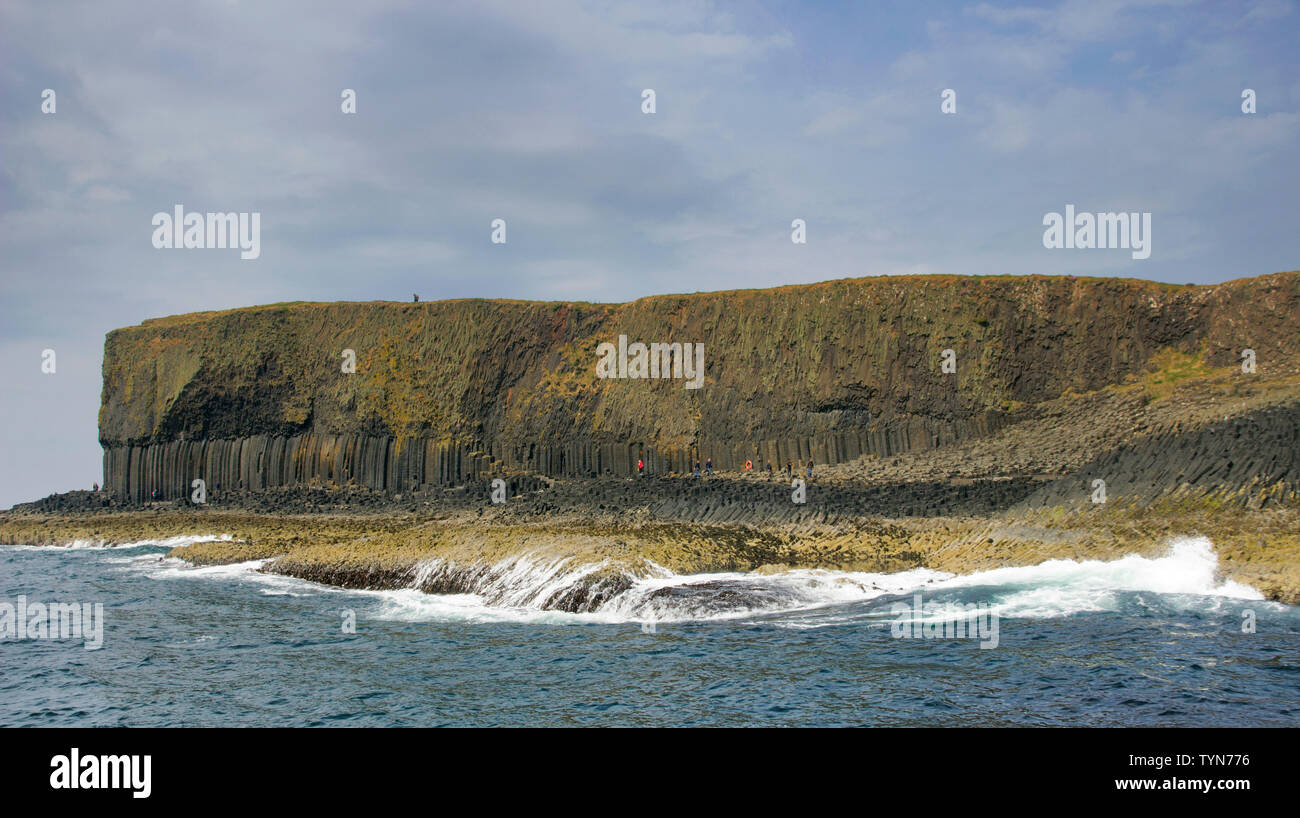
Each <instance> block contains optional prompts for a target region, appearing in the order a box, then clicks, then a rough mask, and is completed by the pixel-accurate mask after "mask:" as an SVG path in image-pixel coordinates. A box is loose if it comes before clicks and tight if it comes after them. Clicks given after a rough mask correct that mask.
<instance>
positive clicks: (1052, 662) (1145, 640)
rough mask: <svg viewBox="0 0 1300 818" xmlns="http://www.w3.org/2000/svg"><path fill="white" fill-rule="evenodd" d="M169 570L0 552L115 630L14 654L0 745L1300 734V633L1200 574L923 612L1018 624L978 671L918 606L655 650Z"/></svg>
mask: <svg viewBox="0 0 1300 818" xmlns="http://www.w3.org/2000/svg"><path fill="white" fill-rule="evenodd" d="M167 550H168V549H167V547H166V546H136V547H131V548H120V549H75V550H74V549H50V548H39V549H38V548H24V547H0V602H8V603H11V604H14V603H16V601H17V598H18V597H19V596H20V595H25V596H26V597H27V599H28V600H29V601H42V602H55V601H58V602H73V601H75V602H90V603H95V602H99V603H102V604H103V606H104V615H105V623H104V641H103V647H102V648H101V649H98V650H86V649H85V648H84V640H77V639H69V640H66V641H65V640H59V641H40V640H26V641H18V640H14V639H5V640H0V725H3V726H24V725H26V726H31V725H65V726H172V725H195V726H198V725H203V726H224V725H230V726H234V725H290V726H294V725H378V726H395V725H412V726H431V725H542V726H557V725H753V724H759V725H938V726H942V725H1169V726H1179V725H1187V726H1192V725H1195V726H1201V725H1205V726H1214V725H1247V726H1250V725H1287V726H1296V725H1298V724H1300V612H1298V611H1297V609H1296V608H1292V607H1288V606H1284V605H1279V604H1277V603H1269V602H1264V601H1261V600H1251V599H1245V598H1239V597H1238V598H1234V597H1231V596H1223V595H1221V594H1217V593H1198V592H1195V591H1188V590H1187V588H1186V587H1183V586H1188V585H1189V584H1190V585H1192V586H1194V587H1199V586H1198V585H1197V583H1200V584H1201V585H1204V583H1205V581H1206V580H1205V577H1204V576H1201V575H1196V576H1193V575H1195V574H1197V572H1198V571H1202V569H1203V568H1204V566H1201V565H1199V564H1198V563H1197V560H1201V561H1202V562H1203V561H1204V555H1203V554H1201V555H1197V554H1191V555H1188V554H1183V555H1182V556H1181V557H1178V558H1171V559H1169V560H1164V561H1162V560H1136V561H1134V560H1130V561H1129V562H1128V563H1126V565H1125V567H1123V568H1122V569H1121V568H1112V567H1109V566H1102V567H1100V568H1098V567H1096V566H1095V565H1094V566H1093V567H1091V568H1089V567H1088V566H1086V565H1085V566H1075V567H1071V565H1073V564H1069V565H1065V567H1064V568H1062V567H1060V566H1059V565H1058V566H1057V568H1052V567H1051V566H1044V567H1041V568H1036V569H1021V570H1020V571H1019V573H1017V572H1016V571H1009V572H1008V571H1003V572H993V573H992V574H989V575H986V576H982V577H975V578H966V579H957V580H954V581H952V582H949V583H946V584H945V583H944V582H938V583H929V584H927V588H926V600H927V601H931V600H933V601H939V602H963V603H990V604H996V605H998V606H1000V608H1001V610H1003V611H1004V614H1003V615H1002V616H1001V617H1000V621H999V634H998V637H999V638H998V646H997V647H996V648H993V649H983V650H982V649H980V647H979V644H978V642H977V641H976V640H971V639H933V640H926V639H896V638H894V637H893V636H892V635H891V627H890V623H891V622H893V621H895V620H896V619H897V617H896V616H895V615H893V614H891V613H890V605H891V604H893V603H896V602H899V601H900V600H902V601H910V600H911V599H912V596H911V595H910V594H902V595H899V594H893V593H886V594H884V595H882V596H875V597H873V598H869V599H857V600H849V601H839V602H830V603H819V604H817V605H815V606H811V607H810V606H808V605H801V606H798V607H797V609H795V610H787V611H780V612H768V613H751V614H745V613H743V612H740V613H738V612H737V610H736V609H735V606H734V604H732V605H731V607H729V608H727V607H726V606H723V605H722V604H721V602H720V603H719V606H720V607H719V611H720V613H719V616H726V617H730V618H703V619H701V618H694V619H692V618H683V619H681V620H678V621H664V620H665V619H671V613H672V609H671V605H672V604H677V603H676V602H675V601H674V600H673V599H670V600H668V602H666V603H665V602H662V600H661V602H660V603H657V604H659V605H660V606H661V607H659V608H657V609H656V610H657V612H658V613H657V615H656V617H655V618H657V619H659V620H660V621H658V622H657V623H656V624H655V625H654V628H653V632H645V631H646V630H649V629H650V628H649V626H643V625H642V624H641V623H640V622H638V621H628V620H623V621H619V619H618V616H617V615H615V614H609V615H607V616H604V617H601V616H597V615H593V616H586V617H584V616H581V615H569V614H556V613H543V612H537V611H532V610H529V609H527V608H505V609H493V608H492V607H491V606H485V605H482V604H481V603H480V602H477V601H476V600H475V599H474V598H472V597H456V598H450V599H436V598H421V597H422V596H423V595H419V594H418V593H417V592H414V591H403V592H389V593H378V592H376V593H358V592H347V591H341V590H337V589H332V588H324V587H321V586H315V585H311V584H308V583H305V582H300V581H297V580H290V579H286V578H280V577H267V576H266V575H260V574H257V573H256V572H254V571H253V570H251V568H250V567H248V566H242V567H224V568H219V569H203V570H195V569H190V568H186V567H182V566H179V565H178V564H177V563H176V562H175V561H168V562H160V559H161V555H162V554H164V553H166V551H167ZM801 581H802V580H801ZM792 582H793V581H792ZM1144 585H1146V586H1153V587H1142V586H1144ZM766 587H769V588H770V587H771V586H770V583H769V586H766ZM1170 589H1173V590H1170ZM1201 590H1214V589H1213V588H1209V589H1205V588H1202V589H1201ZM701 593H703V592H701ZM837 593H838V592H837ZM1238 593H1242V592H1238ZM696 596H697V597H698V595H696ZM706 596H707V594H706ZM723 596H725V597H726V599H729V600H732V601H733V602H734V599H735V594H725V595H723ZM696 602H698V598H697V599H696ZM693 604H694V603H693ZM783 604H784V603H783ZM663 605H668V606H669V607H667V608H665V607H663ZM344 610H351V611H354V612H355V614H356V633H353V634H349V633H344V632H343V628H342V622H343V619H342V614H341V612H342V611H344ZM690 610H691V611H692V612H694V613H693V614H692V615H695V616H697V617H698V616H700V614H699V608H698V605H696V606H695V607H692V608H691V609H690ZM1246 610H1252V611H1254V615H1255V631H1256V632H1255V633H1243V632H1242V623H1243V621H1245V619H1246V617H1247V614H1245V613H1244V611H1246ZM704 616H707V614H704Z"/></svg>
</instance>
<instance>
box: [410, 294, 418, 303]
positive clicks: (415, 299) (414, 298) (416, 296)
mask: <svg viewBox="0 0 1300 818" xmlns="http://www.w3.org/2000/svg"><path fill="white" fill-rule="evenodd" d="M411 301H412V302H414V303H419V301H420V296H418V295H416V294H415V293H412V294H411Z"/></svg>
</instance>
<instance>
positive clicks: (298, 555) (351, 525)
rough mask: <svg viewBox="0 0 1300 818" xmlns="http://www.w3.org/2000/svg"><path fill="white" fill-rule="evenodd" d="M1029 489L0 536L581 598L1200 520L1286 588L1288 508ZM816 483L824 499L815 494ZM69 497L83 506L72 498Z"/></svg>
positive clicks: (473, 489) (108, 523) (631, 500)
mask: <svg viewBox="0 0 1300 818" xmlns="http://www.w3.org/2000/svg"><path fill="white" fill-rule="evenodd" d="M1032 488H1033V487H1032V485H1029V484H1026V483H1024V482H1023V481H997V480H990V481H984V482H983V483H980V482H974V483H970V484H962V485H944V484H925V485H920V486H916V485H909V484H898V485H887V486H874V487H863V486H852V485H842V484H841V485H836V484H834V483H831V482H829V479H828V482H827V483H826V484H824V485H819V484H818V483H817V482H814V483H813V484H812V486H811V487H810V491H809V495H810V499H809V502H808V503H807V507H806V508H801V509H799V510H798V511H793V512H792V511H790V509H789V507H790V506H794V504H792V503H791V502H790V500H789V497H788V496H786V495H787V494H788V492H789V489H788V487H787V486H785V485H783V484H778V483H775V482H772V483H769V482H768V481H766V480H763V479H754V478H741V477H715V478H714V479H712V480H707V481H705V480H701V481H693V480H691V479H689V478H678V479H676V480H670V479H668V478H663V479H656V480H651V479H641V480H637V479H636V478H625V479H623V480H620V481H618V483H617V485H604V486H601V487H599V489H598V488H597V487H595V486H593V485H591V481H553V482H552V484H551V485H548V486H546V487H544V488H538V489H535V490H533V491H531V492H524V493H521V494H520V495H518V496H516V498H515V499H514V500H512V501H510V502H508V503H507V504H504V505H493V504H492V503H491V502H490V500H489V499H488V497H487V495H486V493H485V490H486V486H469V487H465V488H464V490H463V491H457V492H447V495H446V496H443V497H440V498H437V499H436V500H435V499H430V498H418V497H410V498H400V499H398V498H391V497H390V498H383V497H378V496H373V497H367V496H363V495H358V494H349V495H347V496H339V497H331V498H324V499H332V500H334V501H335V502H333V503H329V504H327V503H325V502H323V498H322V497H320V496H317V495H314V494H312V493H309V492H294V493H293V494H292V495H291V496H289V497H279V498H263V502H264V503H266V504H269V505H275V506H278V507H279V508H280V509H281V510H280V511H276V512H269V513H268V512H254V511H249V510H247V509H244V508H239V507H222V506H221V505H220V504H219V503H218V504H214V505H212V506H211V507H206V508H193V507H190V508H185V507H181V506H179V505H176V504H159V505H157V506H155V507H150V508H111V507H110V508H107V509H105V508H98V509H97V508H85V507H84V506H85V505H86V504H88V503H89V502H91V501H92V500H93V499H94V498H87V497H84V496H83V497H71V496H61V497H60V498H58V503H57V505H58V506H59V510H40V509H39V508H31V507H28V508H22V509H16V510H13V511H9V512H3V513H0V542H5V543H22V544H32V545H66V544H70V543H72V542H74V541H79V542H82V543H92V544H100V543H102V544H105V545H108V544H121V543H128V542H138V541H141V540H147V539H163V538H167V537H174V536H199V535H229V536H230V537H231V539H230V540H227V541H213V542H201V543H196V544H194V545H190V546H186V547H181V548H176V549H173V551H172V552H171V556H175V557H179V558H181V559H184V560H186V561H188V562H190V563H192V564H195V565H209V564H221V563H234V562H244V561H249V560H270V562H269V563H268V564H267V565H266V566H264V568H263V570H266V571H270V572H275V573H281V574H285V575H289V576H294V577H298V578H301V579H306V580H310V581H313V582H320V583H324V584H330V585H336V586H340V587H346V588H358V589H375V590H378V589H396V588H418V589H420V590H423V591H425V592H428V593H479V592H482V591H483V590H484V588H485V587H486V585H485V584H484V582H483V580H484V578H485V577H487V576H489V575H490V574H491V572H492V571H493V570H497V568H496V567H497V566H501V565H505V564H508V563H510V562H511V561H512V560H518V559H520V558H525V559H528V560H532V561H534V562H539V561H540V562H557V561H563V562H565V563H566V564H567V565H568V566H570V567H571V568H577V567H579V566H600V569H599V570H593V571H592V572H591V573H590V575H589V576H587V577H585V578H584V579H583V581H581V582H577V583H574V584H573V585H572V586H571V587H570V590H569V591H568V592H567V594H566V595H565V596H562V597H561V596H557V597H556V598H554V599H545V600H540V601H539V604H542V605H543V606H545V607H548V608H554V609H557V610H569V611H585V610H591V609H592V608H593V607H594V606H596V605H598V604H599V603H600V602H601V601H603V600H605V599H608V598H609V597H610V596H611V595H613V594H616V593H618V592H619V590H620V589H622V588H624V587H626V585H627V584H628V583H629V582H630V581H631V579H632V578H635V577H639V576H646V575H648V573H650V572H651V571H653V570H659V569H666V570H669V571H672V572H675V573H679V574H688V573H704V572H715V571H757V572H770V571H780V570H786V569H790V568H826V569H835V570H852V571H868V572H886V573H892V572H897V571H904V570H908V569H912V568H920V567H925V568H931V569H935V570H942V571H948V572H952V573H959V574H960V573H970V572H973V571H979V570H985V569H989V568H995V567H1003V566H1012V565H1034V564H1038V563H1041V562H1043V561H1046V560H1049V559H1099V560H1109V559H1117V558H1119V557H1122V556H1125V555H1128V554H1140V555H1143V556H1159V555H1161V554H1162V553H1163V552H1164V551H1165V550H1166V549H1167V547H1168V544H1169V543H1170V542H1171V541H1172V540H1173V539H1175V538H1177V537H1183V536H1205V537H1208V538H1209V539H1210V540H1211V541H1212V542H1213V543H1214V546H1215V549H1216V551H1217V553H1218V554H1219V558H1220V570H1221V572H1222V574H1223V576H1224V577H1225V578H1227V579H1233V580H1236V581H1239V582H1243V583H1245V584H1248V585H1251V586H1252V587H1255V588H1256V589H1257V590H1259V591H1261V592H1262V593H1263V594H1264V595H1265V596H1267V597H1268V598H1269V599H1274V600H1278V601H1283V602H1287V603H1289V604H1300V509H1296V508H1294V507H1291V506H1287V505H1281V504H1274V505H1273V506H1271V507H1269V508H1264V509H1250V508H1247V507H1244V506H1243V505H1241V504H1239V503H1238V504H1232V503H1227V502H1224V501H1223V500H1222V499H1221V498H1217V499H1216V498H1215V497H1213V496H1209V495H1206V494H1203V493H1202V494H1197V493H1184V494H1182V495H1177V494H1171V495H1170V496H1168V497H1165V498H1164V499H1162V500H1160V501H1159V502H1157V503H1146V502H1143V503H1124V502H1122V501H1112V502H1111V503H1108V504H1106V506H1104V507H1098V506H1090V505H1075V506H1073V507H1070V508H1066V507H1064V506H1053V507H1046V508H1042V507H1039V508H1033V507H1028V506H1026V505H1025V504H1023V503H1022V504H1020V505H1018V506H1013V507H1005V506H1004V507H1002V508H997V506H1001V505H1002V504H1003V503H1004V502H1006V501H1008V500H1014V498H1016V497H1018V496H1020V495H1022V494H1024V493H1025V492H1026V491H1028V490H1030V489H1032ZM867 489H870V490H867ZM822 492H824V494H823V495H822V499H823V500H827V501H829V503H834V504H835V508H834V510H832V508H831V506H830V505H829V504H828V503H827V504H823V503H818V502H816V498H818V497H819V493H822ZM936 492H938V493H941V494H944V495H945V496H946V497H948V498H950V499H952V500H953V505H952V506H951V507H952V508H957V507H964V508H965V509H966V510H965V511H964V512H955V511H950V512H949V513H947V514H943V515H929V516H915V515H908V514H890V513H857V512H854V511H853V510H852V509H853V508H855V504H856V507H861V508H869V509H873V510H885V511H888V510H891V509H906V508H908V507H918V508H920V507H925V506H926V503H927V502H929V500H928V498H930V497H931V496H932V495H933V494H934V493H936ZM907 494H911V495H912V496H911V497H910V498H900V497H898V496H895V495H907ZM665 495H667V497H665ZM583 500H585V502H586V505H584V504H583V502H581V501H583ZM78 504H80V505H82V506H83V508H82V510H75V511H74V510H72V509H71V508H70V506H74V505H78ZM46 505H47V506H48V505H52V503H47V504H46ZM327 505H328V506H331V507H330V508H328V509H325V510H317V511H301V510H299V511H296V512H295V511H289V510H286V509H289V508H293V507H295V506H298V507H299V508H313V509H315V508H322V507H324V506H327ZM412 506H414V508H415V509H416V510H415V511H411V510H410V508H411V507H412ZM796 508H797V506H796Z"/></svg>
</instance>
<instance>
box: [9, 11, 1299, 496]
mask: <svg viewBox="0 0 1300 818" xmlns="http://www.w3.org/2000/svg"><path fill="white" fill-rule="evenodd" d="M1296 6H1297V4H1296V2H1291V1H1289V0H1250V1H1249V2H1230V1H1228V0H1223V1H1221V2H1179V1H1177V0H1170V1H1164V0H1161V1H1151V2H1145V1H1144V2H1125V1H1124V0H1086V1H1085V2H1075V1H1074V0H1066V2H1062V3H1047V4H1043V5H1003V4H992V3H985V2H964V3H915V2H880V3H832V2H817V3H789V2H743V3H713V2H693V1H692V0H679V1H676V2H665V3H655V2H650V0H638V2H633V3H629V4H617V3H588V2H569V1H568V0H553V1H550V2H546V3H523V2H498V1H496V0H486V1H485V0H477V1H476V2H472V3H471V2H465V3H460V2H437V3H413V2H388V0H378V1H376V2H365V3H358V2H352V1H349V2H320V0H315V1H313V2H252V1H251V0H244V2H240V1H239V0H190V1H188V2H185V3H176V2H174V0H165V1H164V2H151V1H149V0H146V1H145V2H131V3H116V2H104V0H92V1H91V2H13V1H12V0H6V2H5V3H4V4H3V5H0V378H3V381H0V383H2V384H3V388H0V454H2V455H3V460H2V461H0V465H3V468H0V507H8V506H10V505H12V504H13V503H16V502H22V501H26V500H32V499H36V498H39V497H42V496H45V495H47V494H49V493H51V492H55V491H66V490H69V489H75V488H89V487H90V485H91V483H92V482H94V481H98V480H100V479H101V449H100V447H99V443H98V434H97V425H96V424H97V416H98V408H99V397H100V389H101V385H102V381H101V375H100V365H101V363H102V358H103V343H104V335H105V333H107V332H108V331H110V330H112V329H114V328H117V327H123V326H130V325H134V324H138V323H140V322H141V321H143V320H144V319H146V318H151V317H157V316H164V315H171V314H176V313H185V312H193V311H200V310H214V309H224V308H229V307H238V306H248V305H253V304H265V303H274V302H282V301H335V300H349V301H373V300H397V301H406V300H410V298H411V295H412V294H414V293H418V294H419V295H420V297H421V299H422V300H435V299H443V298H461V297H486V298H519V299H542V300H580V301H625V300H629V299H633V298H638V297H641V296H646V295H654V294H662V293H681V292H697V291H708V290H720V289H735V288H748V287H770V286H777V285H782V284H796V283H804V282H813V281H824V280H829V279H837V278H845V277H856V276H869V275H894V274H918V273H919V274H937V273H944V274H973V275H996V274H1032V273H1039V274H1075V275H1101V276H1123V277H1135V278H1146V279H1155V280H1161V281H1168V282H1174V283H1196V284H1208V283H1216V282H1221V281H1226V280H1230V279H1234V278H1240V277H1244V276H1254V275H1260V274H1264V273H1270V272H1278V271H1284V270H1293V269H1297V268H1300V254H1298V253H1297V236H1298V235H1300V228H1298V225H1297V212H1298V210H1300V208H1297V206H1296V192H1297V191H1300V151H1297V147H1300V47H1298V46H1300V9H1297V7H1296ZM46 89H50V90H52V91H54V92H55V96H54V102H55V110H54V112H52V113H46V112H44V111H43V110H42V106H43V103H44V101H45V100H44V98H43V94H44V91H45V90H46ZM344 89H352V90H353V91H354V92H355V99H356V104H355V113H345V112H344V111H343V110H342V108H343V101H342V95H343V91H344ZM646 89H652V90H653V91H654V93H655V111H654V113H645V112H644V111H643V91H644V90H646ZM945 89H951V90H952V91H953V92H955V104H956V112H955V113H945V112H944V111H943V110H942V109H941V103H942V102H943V99H942V95H943V92H944V91H945ZM1245 89H1251V90H1253V91H1254V92H1255V106H1256V110H1255V112H1254V113H1253V114H1249V113H1245V112H1243V110H1242V105H1243V100H1242V93H1243V91H1244V90H1245ZM178 204H181V205H183V206H184V207H185V209H186V210H187V211H198V212H213V211H219V212H247V213H253V212H256V213H259V214H260V219H261V233H260V243H261V254H260V256H259V257H258V258H256V259H241V258H240V253H239V251H238V250H229V249H186V250H176V249H157V248H155V247H154V243H153V240H152V239H153V235H154V226H153V221H152V220H153V217H154V214H155V213H159V212H167V213H171V212H172V210H173V208H174V207H175V206H176V205H178ZM1067 204H1073V205H1075V206H1076V208H1077V209H1078V210H1080V211H1091V212H1101V211H1107V212H1108V211H1126V212H1143V213H1151V214H1152V215H1151V220H1152V235H1151V254H1150V257H1149V258H1145V259H1134V258H1132V254H1131V253H1130V252H1129V251H1127V250H1122V249H1092V250H1078V249H1074V250H1069V249H1049V248H1046V247H1044V243H1043V233H1044V227H1043V219H1044V216H1045V214H1047V213H1050V212H1063V211H1064V208H1065V206H1066V205H1067ZM494 219H503V220H505V223H506V241H505V243H504V244H499V243H493V242H492V241H491V233H492V227H491V224H492V221H493V220H494ZM794 219H803V220H804V222H805V224H806V238H807V240H806V243H795V242H793V241H791V233H792V227H791V225H792V221H793V220H794ZM46 349H52V350H54V351H55V354H56V358H55V371H54V372H53V373H46V372H43V371H42V363H43V361H44V360H45V359H44V358H43V351H44V350H46Z"/></svg>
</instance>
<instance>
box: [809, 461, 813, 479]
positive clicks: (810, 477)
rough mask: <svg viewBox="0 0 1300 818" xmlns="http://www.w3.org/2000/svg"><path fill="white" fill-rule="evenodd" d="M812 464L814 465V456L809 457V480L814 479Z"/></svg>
mask: <svg viewBox="0 0 1300 818" xmlns="http://www.w3.org/2000/svg"><path fill="white" fill-rule="evenodd" d="M812 466H813V464H812V458H811V457H810V458H808V479H809V480H811V479H812Z"/></svg>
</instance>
